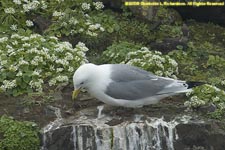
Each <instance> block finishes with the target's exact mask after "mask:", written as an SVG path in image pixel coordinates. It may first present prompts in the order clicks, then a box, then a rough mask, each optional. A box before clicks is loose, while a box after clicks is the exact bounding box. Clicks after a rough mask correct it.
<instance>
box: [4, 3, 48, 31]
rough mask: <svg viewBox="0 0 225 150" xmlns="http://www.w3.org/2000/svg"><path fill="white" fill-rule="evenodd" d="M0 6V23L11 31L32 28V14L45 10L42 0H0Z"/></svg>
mask: <svg viewBox="0 0 225 150" xmlns="http://www.w3.org/2000/svg"><path fill="white" fill-rule="evenodd" d="M0 6H1V9H0V20H1V23H2V25H3V26H5V27H6V29H9V28H10V29H11V30H12V31H17V30H18V28H30V27H32V26H33V25H34V23H33V21H32V19H31V16H32V14H33V13H34V12H39V11H42V10H46V8H47V4H46V2H45V1H44V0H41V1H38V0H1V1H0Z"/></svg>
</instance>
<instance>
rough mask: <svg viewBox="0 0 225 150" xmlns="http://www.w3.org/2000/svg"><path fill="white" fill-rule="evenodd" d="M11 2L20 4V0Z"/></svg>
mask: <svg viewBox="0 0 225 150" xmlns="http://www.w3.org/2000/svg"><path fill="white" fill-rule="evenodd" d="M13 3H15V4H17V5H21V4H22V3H21V1H20V0H13Z"/></svg>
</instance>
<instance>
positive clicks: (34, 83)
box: [29, 79, 44, 92]
mask: <svg viewBox="0 0 225 150" xmlns="http://www.w3.org/2000/svg"><path fill="white" fill-rule="evenodd" d="M43 83H44V81H43V80H42V79H38V80H37V81H33V80H31V81H30V83H29V85H30V87H31V88H33V89H36V91H38V92H42V90H43V88H42V84H43Z"/></svg>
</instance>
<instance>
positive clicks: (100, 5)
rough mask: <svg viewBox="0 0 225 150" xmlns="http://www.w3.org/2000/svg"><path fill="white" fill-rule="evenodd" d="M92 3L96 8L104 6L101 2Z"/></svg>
mask: <svg viewBox="0 0 225 150" xmlns="http://www.w3.org/2000/svg"><path fill="white" fill-rule="evenodd" d="M93 5H94V6H95V9H96V10H100V9H103V8H104V5H103V3H102V2H93Z"/></svg>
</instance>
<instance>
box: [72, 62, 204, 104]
mask: <svg viewBox="0 0 225 150" xmlns="http://www.w3.org/2000/svg"><path fill="white" fill-rule="evenodd" d="M73 83H74V91H73V94H72V99H75V98H76V97H77V95H78V93H79V91H80V89H82V88H84V89H86V90H87V91H88V92H89V93H90V94H91V95H92V96H94V97H95V98H97V99H98V100H100V101H102V102H104V103H106V104H109V105H114V106H123V107H142V106H144V105H149V104H155V103H158V102H159V101H160V100H161V99H163V98H165V97H168V96H172V95H176V94H178V93H185V92H188V91H190V90H191V88H192V87H195V86H198V85H201V84H202V83H201V82H186V81H181V80H175V79H171V78H167V77H160V76H156V75H154V74H153V73H150V72H148V71H145V70H142V69H140V68H138V67H134V66H130V65H127V64H104V65H95V64H91V63H89V64H84V65H82V66H80V67H79V68H78V69H77V70H76V71H75V73H74V75H73Z"/></svg>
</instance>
